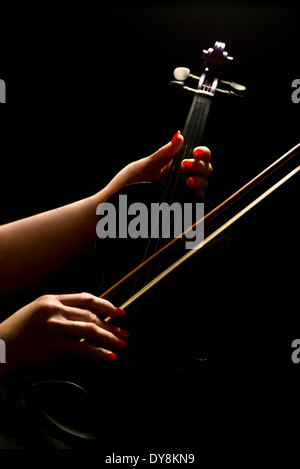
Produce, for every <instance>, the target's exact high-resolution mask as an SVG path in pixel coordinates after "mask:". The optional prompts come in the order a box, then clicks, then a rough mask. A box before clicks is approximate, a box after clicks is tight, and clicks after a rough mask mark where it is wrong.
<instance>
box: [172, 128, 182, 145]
mask: <svg viewBox="0 0 300 469" xmlns="http://www.w3.org/2000/svg"><path fill="white" fill-rule="evenodd" d="M179 135H180V130H178V132H176V134H175V135H174V137H173V138H172V140H171V142H172V143H174V142H176V140H177V139H178V137H179Z"/></svg>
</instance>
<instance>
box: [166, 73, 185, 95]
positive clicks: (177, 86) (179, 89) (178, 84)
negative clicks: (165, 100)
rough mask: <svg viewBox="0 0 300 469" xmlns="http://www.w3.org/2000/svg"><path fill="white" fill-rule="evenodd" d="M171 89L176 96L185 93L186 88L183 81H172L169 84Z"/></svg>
mask: <svg viewBox="0 0 300 469" xmlns="http://www.w3.org/2000/svg"><path fill="white" fill-rule="evenodd" d="M174 75H175V74H174ZM169 87H170V88H171V89H172V91H173V92H174V93H176V94H182V93H183V92H184V88H185V86H184V82H183V81H170V82H169Z"/></svg>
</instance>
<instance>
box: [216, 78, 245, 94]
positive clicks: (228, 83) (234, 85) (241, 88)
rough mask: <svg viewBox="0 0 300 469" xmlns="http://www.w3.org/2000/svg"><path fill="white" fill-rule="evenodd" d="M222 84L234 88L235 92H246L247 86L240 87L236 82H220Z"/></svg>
mask: <svg viewBox="0 0 300 469" xmlns="http://www.w3.org/2000/svg"><path fill="white" fill-rule="evenodd" d="M220 83H223V84H224V85H228V86H230V88H233V89H234V90H235V91H238V92H240V93H242V92H243V91H246V86H243V85H239V84H238V83H235V82H234V81H224V80H220Z"/></svg>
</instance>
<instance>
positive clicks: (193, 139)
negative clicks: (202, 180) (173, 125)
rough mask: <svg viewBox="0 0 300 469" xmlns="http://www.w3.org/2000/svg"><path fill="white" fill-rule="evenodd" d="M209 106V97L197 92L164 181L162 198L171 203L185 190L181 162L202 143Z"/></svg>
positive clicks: (184, 178) (178, 198)
mask: <svg viewBox="0 0 300 469" xmlns="http://www.w3.org/2000/svg"><path fill="white" fill-rule="evenodd" d="M210 106H211V98H210V97H209V96H204V95H201V94H197V95H195V96H194V99H193V102H192V105H191V108H190V111H189V114H188V117H187V119H186V122H185V125H184V129H183V132H182V134H183V137H184V143H183V145H182V147H181V150H180V151H179V152H178V154H177V155H176V156H175V158H174V160H173V163H172V167H171V170H170V172H169V177H168V180H167V183H166V192H165V194H164V200H165V201H168V203H172V202H174V201H176V200H180V198H181V197H182V195H184V194H185V193H187V191H186V178H187V177H188V176H187V174H186V173H184V172H183V171H182V170H181V168H180V167H181V162H182V160H184V159H189V158H192V152H193V149H194V148H195V147H197V146H199V145H201V144H202V138H203V134H204V130H205V127H206V123H207V119H208V115H209V110H210Z"/></svg>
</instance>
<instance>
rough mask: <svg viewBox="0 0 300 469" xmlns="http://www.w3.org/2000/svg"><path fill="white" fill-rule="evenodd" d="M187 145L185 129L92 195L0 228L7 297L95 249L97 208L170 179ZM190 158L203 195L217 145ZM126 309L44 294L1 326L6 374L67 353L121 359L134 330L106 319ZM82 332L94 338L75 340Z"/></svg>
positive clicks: (0, 281)
mask: <svg viewBox="0 0 300 469" xmlns="http://www.w3.org/2000/svg"><path fill="white" fill-rule="evenodd" d="M182 144H183V137H182V135H180V134H178V135H177V136H176V138H175V139H173V140H172V141H171V142H169V143H168V144H166V145H165V146H163V147H162V148H160V149H159V150H158V151H157V152H155V153H153V154H152V155H150V156H148V157H146V158H143V159H140V160H138V161H135V162H132V163H130V164H129V165H127V166H126V167H125V168H123V169H122V170H121V171H120V172H119V173H118V174H117V175H116V176H115V177H114V178H113V179H112V180H111V181H110V182H109V183H108V184H107V186H106V187H104V188H103V189H102V190H100V191H99V192H97V193H96V194H94V195H93V196H91V197H88V198H86V199H82V200H80V201H77V202H74V203H72V204H69V205H65V206H63V207H59V208H56V209H54V210H50V211H48V212H45V213H41V214H38V215H35V216H32V217H29V218H26V219H23V220H18V221H15V222H13V223H9V224H7V225H3V226H1V227H0V298H2V299H4V298H7V297H9V296H10V295H13V294H14V293H16V292H18V291H20V290H21V289H24V288H26V287H28V286H30V285H32V284H34V283H35V282H37V281H38V280H40V279H41V278H43V277H45V276H47V275H49V274H51V273H53V272H55V271H56V270H57V269H58V268H60V267H61V266H63V265H65V264H66V263H67V262H69V261H70V260H72V259H74V258H76V257H77V256H79V255H80V254H82V253H84V252H86V251H87V250H89V249H91V248H92V247H93V243H94V239H95V226H96V222H97V220H96V208H97V206H98V205H99V204H101V203H103V202H105V201H106V200H108V199H109V198H110V197H111V196H112V194H114V193H115V192H117V191H118V190H120V189H121V188H122V187H124V186H125V185H127V184H130V183H133V182H142V181H149V182H158V181H163V180H164V179H165V177H166V175H167V173H168V170H169V167H170V164H171V161H172V159H173V157H174V156H175V155H176V154H177V153H178V151H179V150H180V148H181V146H182ZM191 156H192V158H190V159H189V160H184V162H183V164H182V170H183V171H188V172H189V173H191V172H192V173H193V174H194V175H193V177H189V178H187V185H188V186H189V187H191V189H193V190H195V191H196V193H198V194H199V195H200V196H204V190H205V189H206V187H207V184H208V179H207V178H208V176H209V175H210V174H211V172H212V166H211V164H210V162H209V161H210V150H209V149H208V148H206V147H198V148H196V149H194V151H193V155H191ZM187 161H188V163H185V162H187ZM124 314H125V313H124V312H123V311H121V310H119V309H118V308H115V306H114V305H112V304H111V303H110V302H108V301H106V300H103V299H100V298H97V297H95V296H93V295H91V294H88V293H78V294H69V295H67V294H66V295H45V296H42V297H40V298H37V299H36V300H35V301H33V302H32V303H30V304H28V305H26V306H24V307H23V308H21V309H20V310H19V311H17V312H16V313H14V314H13V315H12V316H10V317H9V318H8V319H6V320H5V321H4V322H3V323H1V324H0V338H1V339H2V340H4V341H5V344H6V347H7V353H6V357H7V362H6V363H4V364H0V376H3V375H5V374H6V373H8V372H9V371H12V370H15V369H18V368H19V367H21V366H22V367H26V366H30V365H34V364H37V363H40V362H44V361H46V360H48V359H51V358H54V357H56V356H59V355H63V354H67V353H72V354H79V355H82V356H86V357H91V358H96V359H99V360H111V359H114V358H115V356H116V355H115V353H114V352H113V351H112V350H114V351H116V350H118V349H120V348H122V347H125V346H126V341H125V340H126V339H127V338H128V336H129V334H128V333H127V332H126V331H122V330H121V329H120V328H118V327H116V326H114V325H113V324H112V323H109V324H108V323H106V322H104V320H103V319H104V317H106V316H110V317H112V318H118V317H120V316H122V315H124ZM80 337H84V338H86V339H91V340H92V341H93V342H89V341H86V342H83V343H82V342H79V341H78V340H74V338H77V339H78V338H80ZM99 343H101V346H99V345H98V344H99Z"/></svg>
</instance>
